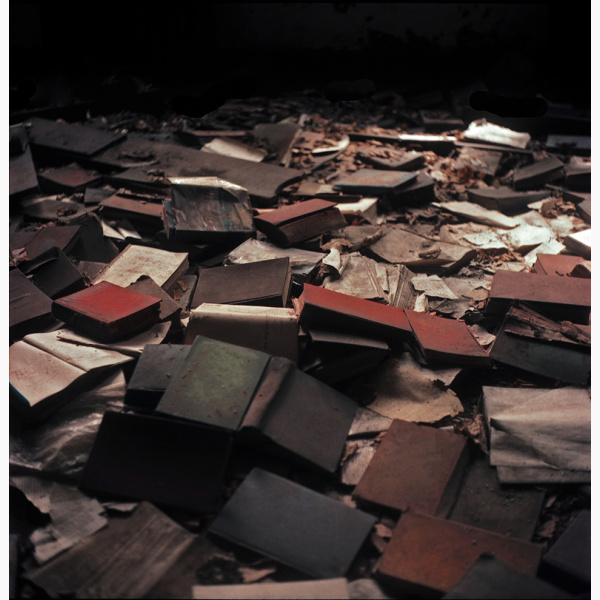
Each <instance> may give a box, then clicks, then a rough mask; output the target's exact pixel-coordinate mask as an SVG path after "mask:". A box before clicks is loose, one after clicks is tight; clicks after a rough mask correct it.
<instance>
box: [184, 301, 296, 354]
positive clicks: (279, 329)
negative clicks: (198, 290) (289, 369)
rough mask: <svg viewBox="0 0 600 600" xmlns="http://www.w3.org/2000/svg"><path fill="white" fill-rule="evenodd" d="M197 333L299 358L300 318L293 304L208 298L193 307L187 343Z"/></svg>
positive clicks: (189, 342) (192, 339) (262, 350)
mask: <svg viewBox="0 0 600 600" xmlns="http://www.w3.org/2000/svg"><path fill="white" fill-rule="evenodd" d="M197 336H204V337H208V338H211V339H214V340H220V341H222V342H227V343H229V344H236V345H238V346H243V347H244V348H252V349H254V350H260V351H261V352H266V353H267V354H271V355H273V356H283V357H285V358H288V359H290V360H291V361H292V362H294V363H297V362H298V318H297V317H296V313H295V312H294V309H293V308H270V307H263V306H244V305H228V304H211V303H208V302H206V303H203V304H201V305H200V306H198V308H195V309H194V310H192V311H191V313H190V320H189V323H188V327H187V332H186V339H185V343H186V344H192V343H193V341H194V340H195V339H196V337H197Z"/></svg>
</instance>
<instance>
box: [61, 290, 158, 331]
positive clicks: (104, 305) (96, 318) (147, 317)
mask: <svg viewBox="0 0 600 600" xmlns="http://www.w3.org/2000/svg"><path fill="white" fill-rule="evenodd" d="M159 306H160V300H159V299H158V298H154V297H152V296H146V295H145V294H139V293H138V292H134V291H132V290H128V289H125V288H122V287H119V286H118V285H114V284H112V283H109V282H107V281H103V282H101V283H98V284H96V285H93V286H91V287H89V288H87V289H85V290H82V291H80V292H76V293H74V294H71V295H69V296H64V297H63V298H59V299H58V300H55V301H54V302H53V304H52V314H53V316H54V317H56V318H57V319H60V320H61V321H63V322H64V323H65V324H67V325H68V326H69V327H73V329H75V330H77V331H81V332H82V333H86V334H89V335H91V336H92V337H95V338H97V339H99V340H101V341H104V342H114V341H116V340H119V339H124V338H127V337H131V336H132V335H134V334H135V333H139V332H140V331H143V330H144V329H147V328H148V327H150V326H151V325H154V324H155V323H157V322H158V319H159Z"/></svg>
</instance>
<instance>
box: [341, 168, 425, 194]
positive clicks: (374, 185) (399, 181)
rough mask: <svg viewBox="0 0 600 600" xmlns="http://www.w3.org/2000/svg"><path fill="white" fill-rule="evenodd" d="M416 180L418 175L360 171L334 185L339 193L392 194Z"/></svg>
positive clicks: (373, 170) (374, 170)
mask: <svg viewBox="0 0 600 600" xmlns="http://www.w3.org/2000/svg"><path fill="white" fill-rule="evenodd" d="M416 178H417V174H416V173H406V172H402V171H380V170H377V169H359V170H358V171H356V172H355V173H352V174H350V175H348V176H347V177H343V178H342V179H338V180H337V181H336V182H335V183H334V184H333V189H334V190H337V191H339V192H355V193H359V194H360V193H363V194H390V193H393V192H395V191H396V190H398V189H399V188H401V187H402V186H405V185H407V184H409V183H411V182H412V181H414V180H415V179H416Z"/></svg>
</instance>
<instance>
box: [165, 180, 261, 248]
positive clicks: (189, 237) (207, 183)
mask: <svg viewBox="0 0 600 600" xmlns="http://www.w3.org/2000/svg"><path fill="white" fill-rule="evenodd" d="M169 181H170V184H171V198H170V200H164V201H163V211H162V218H163V223H164V228H165V232H166V234H167V237H168V239H170V240H177V241H180V242H188V243H202V242H238V243H239V242H243V241H244V240H245V239H248V238H250V237H255V229H254V223H253V221H252V213H251V208H250V199H249V196H248V191H247V190H246V189H245V188H243V187H241V186H239V185H235V184H233V183H230V182H229V181H225V180H224V179H220V178H218V177H182V178H171V179H170V180H169Z"/></svg>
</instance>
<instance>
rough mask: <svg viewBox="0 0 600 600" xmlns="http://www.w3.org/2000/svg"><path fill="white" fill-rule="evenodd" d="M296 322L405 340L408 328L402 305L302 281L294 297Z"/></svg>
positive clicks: (407, 335) (409, 328) (408, 337)
mask: <svg viewBox="0 0 600 600" xmlns="http://www.w3.org/2000/svg"><path fill="white" fill-rule="evenodd" d="M293 301H294V307H295V308H296V312H297V313H298V316H299V318H300V323H301V324H302V323H305V324H307V325H308V326H309V328H310V327H315V326H321V327H324V328H327V329H328V330H340V329H342V330H344V331H345V332H346V333H356V334H361V335H366V336H371V337H376V338H382V339H386V340H387V339H390V340H399V341H408V340H409V339H411V338H412V329H411V326H410V323H409V322H408V319H407V317H406V314H405V312H404V310H403V309H401V308H396V307H394V306H388V305H386V304H379V302H373V301H371V300H363V299H362V298H356V297H354V296H349V295H348V294H341V293H339V292H334V291H331V290H326V289H324V288H322V287H319V286H316V285H310V284H308V283H307V284H305V285H304V291H303V292H302V295H301V296H300V298H294V299H293Z"/></svg>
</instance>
